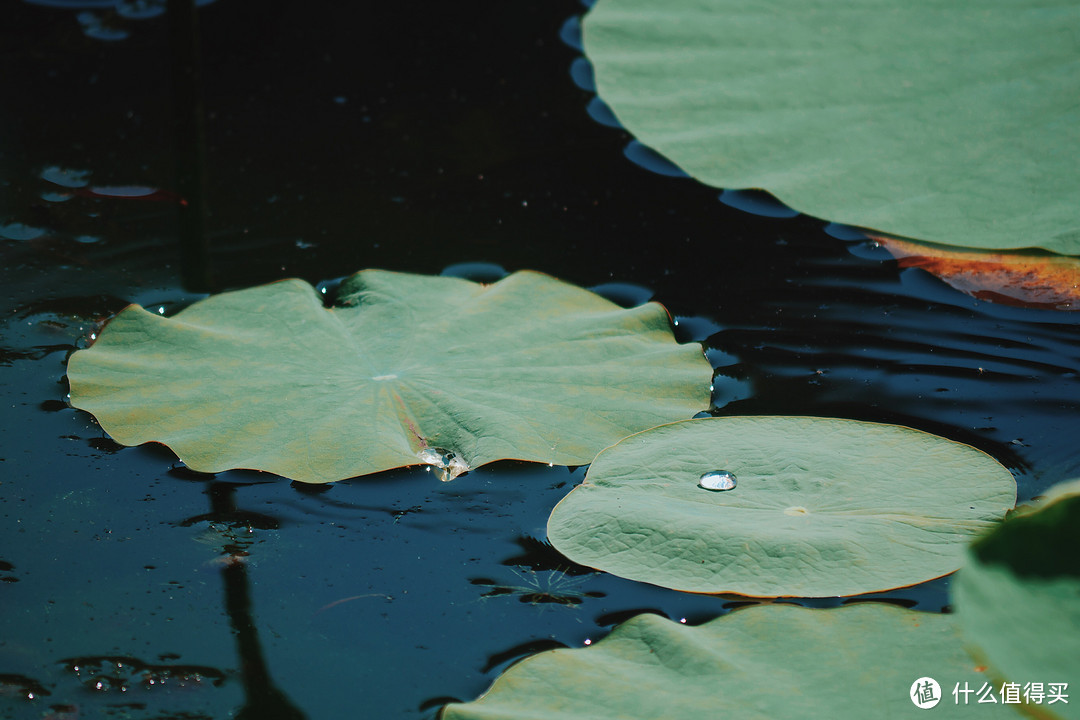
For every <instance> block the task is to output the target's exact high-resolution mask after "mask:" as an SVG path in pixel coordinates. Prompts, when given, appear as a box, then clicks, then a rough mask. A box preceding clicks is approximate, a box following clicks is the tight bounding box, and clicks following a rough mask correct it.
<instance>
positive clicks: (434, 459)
mask: <svg viewBox="0 0 1080 720" xmlns="http://www.w3.org/2000/svg"><path fill="white" fill-rule="evenodd" d="M417 457H418V458H420V462H421V463H423V464H425V465H429V466H431V467H434V468H436V469H437V470H439V479H440V480H442V481H443V482H449V481H450V480H453V479H454V478H456V477H457V476H458V475H461V474H462V473H466V472H468V471H469V464H468V463H467V462H465V459H464V458H462V457H460V456H459V455H458V454H457V453H455V452H453V451H452V450H444V449H443V448H437V447H427V448H424V449H423V450H421V451H420V452H419V453H417Z"/></svg>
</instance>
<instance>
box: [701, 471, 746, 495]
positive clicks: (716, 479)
mask: <svg viewBox="0 0 1080 720" xmlns="http://www.w3.org/2000/svg"><path fill="white" fill-rule="evenodd" d="M737 482H738V481H737V480H736V479H735V473H730V472H728V471H727V470H710V471H709V472H707V473H704V474H702V476H701V477H700V478H699V479H698V487H700V488H704V489H705V490H712V491H714V492H716V491H719V490H733V489H734V488H735V485H736V484H737Z"/></svg>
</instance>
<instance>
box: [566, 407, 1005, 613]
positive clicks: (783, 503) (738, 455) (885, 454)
mask: <svg viewBox="0 0 1080 720" xmlns="http://www.w3.org/2000/svg"><path fill="white" fill-rule="evenodd" d="M712 471H726V472H728V473H731V474H733V475H734V476H735V487H734V488H733V489H731V490H726V491H717V492H713V491H709V490H705V489H703V488H702V487H699V485H698V482H699V479H701V478H702V476H703V475H707V474H709V473H711V472H712ZM1015 501H1016V482H1015V480H1013V477H1012V475H1011V474H1010V473H1009V471H1008V470H1006V469H1005V468H1004V467H1002V466H1001V465H1000V464H998V463H997V462H996V461H995V460H994V459H993V458H991V457H989V456H988V455H986V454H985V453H983V452H981V451H979V450H976V449H975V448H972V447H969V446H967V445H962V444H960V443H956V442H952V441H950V440H946V439H944V438H940V437H937V436H935V435H930V434H929V433H925V432H921V431H918V430H912V429H911V428H905V427H899V426H896V425H882V424H877V423H868V422H859V421H855V420H841V419H834V418H813V417H724V418H705V419H700V420H688V421H683V422H676V423H671V424H669V425H663V426H660V427H656V428H652V429H650V430H646V431H644V432H642V433H638V434H637V435H633V436H631V437H628V438H626V439H624V440H622V441H620V442H619V443H617V444H616V445H614V446H612V447H610V448H608V449H606V450H604V452H602V453H600V455H598V456H597V458H596V460H594V461H593V463H592V465H591V466H590V467H589V471H588V473H587V474H586V476H585V480H584V481H583V482H582V483H581V484H580V485H579V486H578V487H576V488H574V489H573V490H572V491H571V492H570V493H569V494H568V495H567V496H566V497H565V498H563V500H562V501H561V502H560V503H559V504H558V505H557V506H556V507H555V509H554V510H553V511H552V513H551V517H550V518H549V519H548V537H549V539H550V540H551V542H552V544H553V545H554V546H555V547H556V548H557V549H558V550H559V551H560V552H562V553H563V554H564V555H566V556H567V557H569V558H570V559H571V560H573V561H574V562H577V563H581V564H582V565H588V566H592V567H595V568H598V569H600V570H605V571H607V572H610V573H612V574H615V575H619V576H621V577H626V578H630V579H632V580H640V581H643V582H649V583H653V584H654V585H662V586H665V587H670V588H674V589H676V590H687V591H692V592H701V593H738V594H742V595H751V596H798V597H824V596H836V595H854V594H858V593H867V592H874V591H879V590H885V589H890V588H896V587H902V586H906V585H912V584H915V583H919V582H923V581H926V580H930V579H932V578H935V577H939V576H941V575H945V574H947V573H950V572H952V571H954V570H956V569H957V568H958V567H960V565H961V563H962V562H963V556H964V547H965V546H966V545H967V543H968V542H970V541H971V540H972V539H973V538H974V537H976V536H977V535H978V534H979V533H980V532H982V531H985V530H987V529H988V528H990V527H991V525H992V524H993V523H994V522H996V521H997V520H999V519H1000V518H1001V517H1002V516H1003V515H1004V514H1005V512H1006V511H1007V510H1008V509H1009V508H1011V507H1012V506H1013V504H1014V503H1015Z"/></svg>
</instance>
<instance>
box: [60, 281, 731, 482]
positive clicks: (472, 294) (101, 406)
mask: <svg viewBox="0 0 1080 720" xmlns="http://www.w3.org/2000/svg"><path fill="white" fill-rule="evenodd" d="M338 304H339V307H335V308H332V309H327V308H325V307H323V303H322V300H321V297H320V296H319V294H318V293H317V292H316V291H315V290H314V289H313V288H312V287H311V286H310V285H308V284H307V283H304V282H302V281H299V280H284V281H281V282H277V283H273V284H270V285H266V286H262V287H256V288H251V289H248V290H241V291H238V292H230V293H223V294H221V295H215V296H212V297H210V298H207V299H206V300H203V301H201V302H198V303H196V304H194V305H192V306H191V307H189V308H187V309H185V310H183V311H182V312H180V313H178V314H177V315H176V316H175V317H172V318H165V317H160V316H158V315H156V314H155V313H151V312H147V311H146V310H144V309H142V308H141V307H139V306H137V305H133V306H131V307H129V308H127V309H125V310H124V311H123V312H121V313H120V314H119V315H117V316H116V317H115V318H113V320H112V321H110V322H109V324H108V325H107V326H106V327H105V328H104V330H103V331H102V333H101V336H100V338H98V340H97V342H95V343H94V344H93V345H92V346H91V347H90V348H88V349H86V350H81V351H79V352H76V353H75V354H74V355H72V357H71V360H70V362H69V364H68V377H69V379H70V382H71V403H72V404H73V405H74V406H75V407H78V408H82V409H83V410H88V411H89V412H92V413H93V414H94V415H95V416H96V417H97V419H98V421H99V422H100V423H101V425H102V427H103V428H104V429H105V430H106V431H107V432H108V433H109V434H110V435H112V437H113V438H115V439H116V440H117V441H118V442H120V443H123V444H125V445H136V444H139V443H144V442H148V441H157V442H161V443H164V444H166V445H168V446H169V447H170V448H172V449H173V451H174V452H176V454H177V455H178V456H179V457H180V458H181V459H182V460H183V461H184V462H185V463H187V464H188V466H189V467H191V468H193V469H195V470H200V471H206V472H217V471H221V470H226V469H230V468H250V469H257V470H266V471H270V472H274V473H277V474H279V475H284V476H286V477H289V478H293V479H295V480H301V481H304V482H329V481H332V480H339V479H342V478H348V477H353V476H356V475H363V474H366V473H373V472H377V471H380V470H386V469H388V468H394V467H401V466H405V465H415V464H419V463H429V464H432V465H438V466H440V467H443V468H444V470H445V475H444V477H446V478H450V477H453V476H454V475H456V474H458V473H460V472H462V471H464V470H467V469H469V468H474V467H477V466H479V465H483V464H484V463H488V462H492V461H494V460H498V459H502V458H517V459H522V460H534V461H542V462H549V463H558V464H581V463H587V462H589V461H591V460H592V459H593V457H594V456H595V455H596V453H597V452H599V451H600V450H601V449H602V448H604V447H606V446H607V445H610V444H611V443H613V442H615V441H616V440H618V439H619V438H621V437H625V436H626V435H627V434H629V433H632V432H637V431H639V430H643V429H645V428H647V427H650V426H652V425H656V424H657V423H661V422H668V421H671V420H675V419H680V418H686V417H689V416H692V415H693V414H694V413H695V412H698V411H701V410H703V409H704V408H706V407H707V406H708V404H709V379H710V377H711V372H712V371H711V368H710V366H709V364H708V361H706V360H705V358H704V355H703V354H702V351H701V348H700V347H699V346H697V345H679V344H677V343H676V342H675V340H674V337H673V335H672V332H671V326H670V321H669V319H668V315H667V313H666V311H665V310H664V308H663V307H661V306H660V305H657V304H655V303H649V304H646V305H642V306H639V307H636V308H632V309H622V308H620V307H618V306H616V305H615V304H613V303H611V302H609V301H608V300H605V299H603V298H601V297H600V296H598V295H596V294H594V293H591V292H588V291H586V290H583V289H581V288H578V287H574V286H572V285H568V284H566V283H563V282H560V281H558V280H555V279H554V278H551V277H548V276H546V275H542V274H539V273H534V272H519V273H515V274H513V275H510V276H508V277H506V278H504V279H502V280H500V281H499V282H497V283H494V284H492V285H480V284H477V283H473V282H470V281H467V280H461V279H458V278H449V277H426V276H419V275H409V274H404V273H393V272H386V271H378V270H369V271H364V272H360V273H357V274H356V275H353V276H352V277H351V278H349V279H347V280H346V281H345V282H344V283H343V284H342V285H341V287H340V290H339V300H338ZM437 449H438V450H437ZM443 451H445V452H443ZM451 453H452V454H453V457H452V458H451V457H450V454H451Z"/></svg>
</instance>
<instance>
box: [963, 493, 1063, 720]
mask: <svg viewBox="0 0 1080 720" xmlns="http://www.w3.org/2000/svg"><path fill="white" fill-rule="evenodd" d="M1077 548H1080V486H1078V485H1077V483H1076V482H1073V483H1069V484H1066V485H1063V486H1061V487H1060V489H1051V491H1050V492H1048V493H1047V499H1046V500H1045V501H1044V502H1043V503H1042V504H1040V505H1039V506H1037V508H1036V509H1035V510H1034V511H1031V512H1022V513H1017V514H1015V515H1013V516H1011V517H1010V518H1009V519H1008V520H1006V521H1005V522H1004V523H1002V524H1001V526H1000V527H998V528H997V529H995V530H994V531H993V532H991V533H990V534H988V535H987V536H986V537H984V538H982V539H980V540H979V541H978V542H976V543H974V544H973V545H972V546H971V548H970V550H969V552H968V561H967V563H966V564H965V566H964V568H963V569H962V570H961V571H960V572H959V573H957V578H956V582H955V583H954V584H953V592H954V594H955V604H956V611H957V613H956V614H957V619H958V622H959V624H960V628H961V629H962V630H963V632H964V636H965V638H966V639H967V640H969V641H970V642H971V644H972V645H973V646H974V649H975V651H976V653H977V654H978V655H979V656H980V657H983V658H985V659H986V661H987V662H988V663H989V664H990V666H991V669H992V670H993V671H994V672H995V674H996V675H999V676H1001V677H1004V678H1006V679H1007V680H1009V681H1011V682H1015V683H1019V684H1020V685H1021V686H1023V685H1025V684H1027V683H1042V689H1043V691H1044V692H1048V691H1049V690H1050V687H1049V684H1050V683H1068V684H1069V686H1070V687H1072V688H1073V692H1072V693H1070V692H1069V690H1068V688H1065V689H1064V692H1065V694H1066V695H1070V694H1071V695H1072V696H1073V697H1072V698H1071V699H1070V701H1069V703H1068V704H1065V703H1062V702H1054V703H1053V704H1050V698H1049V697H1046V698H1044V700H1043V702H1042V703H1041V704H1040V705H1041V707H1040V708H1039V709H1040V710H1041V711H1042V712H1043V713H1046V714H1047V715H1049V716H1057V717H1065V718H1080V703H1078V702H1077V701H1076V697H1075V695H1076V693H1075V690H1076V687H1077V684H1076V683H1077V680H1076V679H1077V678H1080V554H1077Z"/></svg>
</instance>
